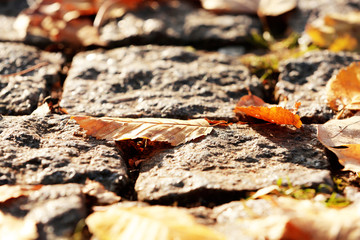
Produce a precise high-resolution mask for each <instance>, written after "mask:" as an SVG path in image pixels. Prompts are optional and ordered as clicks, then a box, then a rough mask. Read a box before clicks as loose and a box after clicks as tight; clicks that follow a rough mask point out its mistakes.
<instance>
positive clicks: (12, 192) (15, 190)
mask: <svg viewBox="0 0 360 240" xmlns="http://www.w3.org/2000/svg"><path fill="white" fill-rule="evenodd" d="M41 187H42V185H2V186H0V203H3V202H5V201H7V200H9V199H14V198H19V197H22V196H25V197H26V196H29V194H30V193H31V192H34V191H37V190H39V189H40V188H41Z"/></svg>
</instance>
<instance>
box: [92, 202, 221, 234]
mask: <svg viewBox="0 0 360 240" xmlns="http://www.w3.org/2000/svg"><path fill="white" fill-rule="evenodd" d="M86 223H87V225H88V227H89V230H90V232H91V233H92V234H93V235H94V237H95V238H97V239H99V240H105V239H114V240H116V239H119V240H120V239H138V240H145V239H146V240H147V239H157V240H173V239H177V240H182V239H183V240H190V239H193V240H195V239H208V240H215V239H225V237H223V236H222V235H221V234H220V233H217V232H215V231H214V230H212V229H210V228H208V227H206V226H204V225H201V224H198V223H196V221H195V219H194V217H193V216H191V215H189V214H187V213H186V212H185V211H184V210H181V209H178V208H175V207H163V206H151V207H129V208H126V207H119V206H112V207H110V208H108V209H106V210H105V211H103V212H102V211H95V212H94V213H92V214H91V215H90V216H89V217H88V218H87V219H86Z"/></svg>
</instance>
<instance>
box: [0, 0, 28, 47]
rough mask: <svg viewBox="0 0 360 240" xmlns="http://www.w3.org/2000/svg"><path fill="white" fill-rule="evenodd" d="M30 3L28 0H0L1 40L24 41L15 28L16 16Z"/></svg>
mask: <svg viewBox="0 0 360 240" xmlns="http://www.w3.org/2000/svg"><path fill="white" fill-rule="evenodd" d="M28 6H29V5H28V3H27V1H26V0H2V1H0V23H1V24H0V41H23V40H24V37H23V36H21V35H20V34H19V33H18V32H17V31H16V30H15V28H14V26H13V25H14V22H15V20H16V16H17V15H18V14H19V13H20V11H21V10H23V9H25V8H27V7H28Z"/></svg>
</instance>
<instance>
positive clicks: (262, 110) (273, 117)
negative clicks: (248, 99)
mask: <svg viewBox="0 0 360 240" xmlns="http://www.w3.org/2000/svg"><path fill="white" fill-rule="evenodd" d="M234 111H235V112H236V113H238V112H243V113H245V114H246V115H249V116H251V117H254V118H258V119H262V120H265V121H267V122H271V123H276V124H287V125H294V126H295V127H297V128H300V127H301V125H302V122H301V120H300V116H299V115H297V114H293V113H292V112H290V111H289V110H287V109H284V108H282V107H278V106H275V107H265V106H249V107H235V110H234Z"/></svg>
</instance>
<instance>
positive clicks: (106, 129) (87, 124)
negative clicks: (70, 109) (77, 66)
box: [71, 116, 213, 146]
mask: <svg viewBox="0 0 360 240" xmlns="http://www.w3.org/2000/svg"><path fill="white" fill-rule="evenodd" d="M71 119H74V120H75V121H76V122H77V123H78V124H79V125H80V127H82V128H83V129H85V130H86V131H87V132H86V133H87V134H88V135H90V136H93V137H96V138H97V139H106V140H114V141H122V140H127V139H137V138H144V139H149V140H151V141H158V142H167V143H170V144H171V145H172V146H177V145H180V144H182V143H185V142H188V141H191V140H193V139H196V138H199V137H202V136H206V135H208V134H209V133H210V132H211V131H212V129H213V128H212V127H211V126H210V124H209V123H208V121H206V120H205V119H196V120H178V119H166V118H138V119H135V118H109V117H103V118H94V117H89V116H73V117H71Z"/></svg>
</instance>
